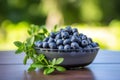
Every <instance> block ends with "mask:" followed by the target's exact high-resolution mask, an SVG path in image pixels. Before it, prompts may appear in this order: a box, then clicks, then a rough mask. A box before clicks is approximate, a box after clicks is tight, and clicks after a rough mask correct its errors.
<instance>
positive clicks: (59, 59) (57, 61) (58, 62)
mask: <svg viewBox="0 0 120 80" xmlns="http://www.w3.org/2000/svg"><path fill="white" fill-rule="evenodd" d="M63 60H64V58H58V59H57V60H56V63H55V64H60V63H62V62H63Z"/></svg>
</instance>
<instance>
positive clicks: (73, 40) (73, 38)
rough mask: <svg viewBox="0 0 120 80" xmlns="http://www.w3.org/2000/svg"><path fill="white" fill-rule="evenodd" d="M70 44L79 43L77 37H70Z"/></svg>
mask: <svg viewBox="0 0 120 80" xmlns="http://www.w3.org/2000/svg"><path fill="white" fill-rule="evenodd" d="M71 42H80V39H79V38H78V37H77V36H72V37H71Z"/></svg>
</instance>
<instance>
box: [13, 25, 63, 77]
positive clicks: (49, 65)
mask: <svg viewBox="0 0 120 80" xmlns="http://www.w3.org/2000/svg"><path fill="white" fill-rule="evenodd" d="M28 34H29V35H30V36H29V37H28V38H27V39H26V40H25V41H24V42H20V41H15V42H14V45H15V46H16V47H17V50H16V52H15V53H16V54H21V53H22V52H24V53H25V54H26V55H25V57H24V60H23V64H24V65H25V64H26V63H27V60H28V59H32V60H33V63H32V64H31V65H30V67H29V69H28V71H32V70H35V69H36V68H39V69H44V72H43V73H44V74H45V75H47V74H50V73H52V72H54V71H55V70H58V71H65V68H64V67H61V66H57V65H59V64H60V63H62V62H63V60H64V59H63V58H58V59H56V58H54V59H53V60H52V61H48V60H47V59H46V57H45V55H43V54H42V53H40V55H38V54H37V53H36V51H35V49H34V42H35V41H37V40H41V41H42V40H43V39H44V38H45V37H46V36H47V35H49V33H48V31H47V29H46V28H45V26H40V27H39V26H37V25H31V26H30V28H29V30H28Z"/></svg>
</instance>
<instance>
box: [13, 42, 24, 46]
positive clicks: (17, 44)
mask: <svg viewBox="0 0 120 80" xmlns="http://www.w3.org/2000/svg"><path fill="white" fill-rule="evenodd" d="M14 45H15V46H17V47H21V46H22V45H23V43H22V42H20V41H15V42H14Z"/></svg>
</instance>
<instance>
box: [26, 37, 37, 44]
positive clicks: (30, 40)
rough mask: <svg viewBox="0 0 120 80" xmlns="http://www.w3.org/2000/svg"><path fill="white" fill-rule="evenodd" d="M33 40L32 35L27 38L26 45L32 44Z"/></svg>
mask: <svg viewBox="0 0 120 80" xmlns="http://www.w3.org/2000/svg"><path fill="white" fill-rule="evenodd" d="M34 40H35V37H34V36H32V37H30V38H28V39H27V40H26V41H27V45H28V46H32V45H33V43H34Z"/></svg>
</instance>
